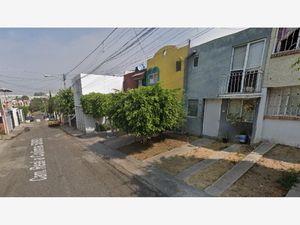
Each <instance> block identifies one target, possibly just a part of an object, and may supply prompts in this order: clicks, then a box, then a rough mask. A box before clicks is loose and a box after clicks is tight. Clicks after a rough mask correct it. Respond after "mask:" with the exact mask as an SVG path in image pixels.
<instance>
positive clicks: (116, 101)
mask: <svg viewBox="0 0 300 225" xmlns="http://www.w3.org/2000/svg"><path fill="white" fill-rule="evenodd" d="M80 101H81V105H82V109H83V112H84V113H86V114H89V115H91V116H93V117H94V118H96V119H98V118H100V117H104V116H106V117H107V118H108V119H109V121H110V122H111V123H112V125H113V126H115V127H117V128H119V129H121V130H123V131H126V132H128V133H132V134H134V135H136V136H139V137H144V138H149V137H151V136H153V135H155V134H160V133H163V132H164V131H166V130H173V129H176V128H180V127H181V125H182V124H183V118H184V111H183V105H182V102H181V101H179V100H178V96H177V94H176V91H173V90H167V89H162V88H161V87H160V86H159V85H154V86H147V87H140V88H137V89H131V90H129V91H128V92H126V93H124V92H116V93H111V94H99V93H90V94H88V95H83V96H81V98H80Z"/></svg>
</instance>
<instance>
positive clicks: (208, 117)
mask: <svg viewBox="0 0 300 225" xmlns="http://www.w3.org/2000/svg"><path fill="white" fill-rule="evenodd" d="M221 104H222V100H220V99H206V100H205V106H204V119H203V134H204V135H206V136H210V137H217V136H218V132H219V126H220V115H221Z"/></svg>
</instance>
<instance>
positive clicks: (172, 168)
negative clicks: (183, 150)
mask: <svg viewBox="0 0 300 225" xmlns="http://www.w3.org/2000/svg"><path fill="white" fill-rule="evenodd" d="M200 161H201V159H200V158H196V157H191V156H185V155H176V156H172V157H169V158H163V159H161V163H159V164H156V166H158V168H160V169H161V170H164V171H166V172H168V173H169V174H171V175H173V176H176V175H177V174H179V173H180V172H181V171H183V170H185V169H187V168H189V167H191V166H192V165H194V164H196V163H198V162H200Z"/></svg>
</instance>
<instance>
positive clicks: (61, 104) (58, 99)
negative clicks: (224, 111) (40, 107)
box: [53, 88, 75, 115]
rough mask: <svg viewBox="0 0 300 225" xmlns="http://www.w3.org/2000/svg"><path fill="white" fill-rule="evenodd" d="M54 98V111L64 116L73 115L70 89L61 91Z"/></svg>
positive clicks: (72, 97) (72, 95)
mask: <svg viewBox="0 0 300 225" xmlns="http://www.w3.org/2000/svg"><path fill="white" fill-rule="evenodd" d="M53 98H54V110H55V111H57V112H58V113H62V114H64V115H69V114H74V113H75V107H74V93H73V90H72V89H71V88H68V89H61V90H59V91H58V93H57V95H56V96H55V97H53Z"/></svg>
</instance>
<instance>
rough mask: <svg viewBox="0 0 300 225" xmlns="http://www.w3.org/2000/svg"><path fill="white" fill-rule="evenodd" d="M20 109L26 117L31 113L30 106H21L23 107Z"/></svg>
mask: <svg viewBox="0 0 300 225" xmlns="http://www.w3.org/2000/svg"><path fill="white" fill-rule="evenodd" d="M19 108H20V109H22V111H23V114H24V115H25V116H27V114H28V113H29V106H21V107H19Z"/></svg>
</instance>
